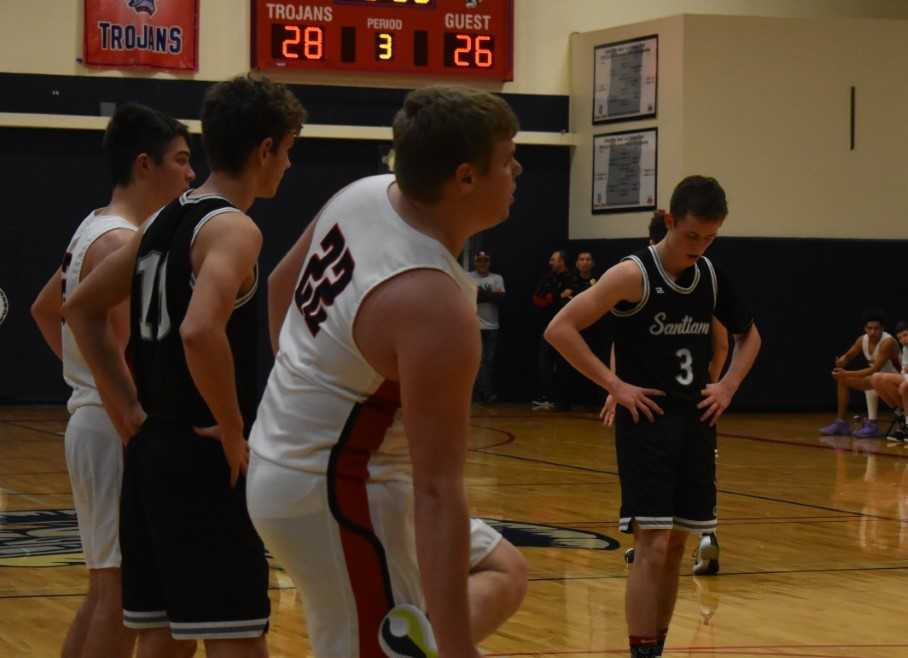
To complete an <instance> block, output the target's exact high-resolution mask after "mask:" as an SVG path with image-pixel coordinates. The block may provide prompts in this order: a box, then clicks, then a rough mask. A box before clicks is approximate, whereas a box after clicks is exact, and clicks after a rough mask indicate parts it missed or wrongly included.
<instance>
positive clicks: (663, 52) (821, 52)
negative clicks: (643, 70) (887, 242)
mask: <svg viewBox="0 0 908 658" xmlns="http://www.w3.org/2000/svg"><path fill="white" fill-rule="evenodd" d="M652 33H658V34H659V35H660V53H659V55H660V57H659V60H660V65H659V66H660V70H659V73H660V80H659V108H658V116H657V118H656V119H654V120H652V119H651V120H645V121H640V122H633V123H626V124H625V123H622V124H611V125H609V126H598V127H593V126H592V125H591V116H590V114H591V110H590V108H589V106H590V103H591V99H590V96H591V93H592V62H593V48H594V47H595V45H597V44H599V43H607V42H611V41H618V40H622V39H627V38H631V37H634V36H643V35H647V34H652ZM679 38H680V42H679ZM573 44H574V53H573V60H574V78H573V80H574V82H573V84H574V87H575V94H574V96H573V99H574V101H575V102H574V104H573V110H572V118H573V121H574V128H573V129H574V131H575V133H576V136H577V141H578V146H577V148H576V150H575V153H574V160H573V162H572V170H571V210H570V236H571V237H572V238H574V239H581V238H582V239H594V238H621V237H637V236H643V235H645V233H646V225H647V222H648V220H649V216H650V214H649V213H646V212H642V213H623V214H618V215H593V214H592V212H591V209H590V195H591V188H592V180H591V179H592V172H591V169H592V148H591V141H592V135H593V134H595V133H599V132H611V131H615V130H625V129H631V128H641V127H650V126H653V125H656V126H658V127H659V163H658V166H659V179H658V180H659V189H658V204H659V206H660V207H663V208H667V207H668V204H669V199H670V196H671V191H672V188H673V187H674V185H675V184H676V183H677V182H678V181H679V180H680V179H681V178H682V177H684V176H686V175H689V174H695V173H698V174H706V175H711V176H715V177H716V178H718V179H719V181H720V182H721V183H722V185H723V187H724V188H725V190H726V192H727V193H728V197H729V205H730V214H729V218H728V220H727V221H726V222H725V226H724V227H723V231H722V232H723V234H724V235H735V236H760V237H819V238H866V239H895V238H900V239H904V238H908V221H906V220H904V219H902V218H901V214H900V213H901V208H902V207H903V206H904V189H905V187H906V185H908V158H906V157H905V153H908V111H906V108H908V77H906V75H905V71H908V47H906V45H905V44H908V21H902V20H868V19H781V18H748V17H728V16H685V17H679V18H677V19H669V20H668V21H656V22H646V23H638V24H636V25H633V26H628V27H624V28H615V29H611V30H604V31H599V32H594V33H588V34H582V35H577V36H575V37H574V40H573ZM852 85H854V86H855V87H856V90H857V111H856V138H857V139H856V148H855V150H853V151H852V150H850V144H849V118H850V102H849V96H850V88H851V86H852Z"/></svg>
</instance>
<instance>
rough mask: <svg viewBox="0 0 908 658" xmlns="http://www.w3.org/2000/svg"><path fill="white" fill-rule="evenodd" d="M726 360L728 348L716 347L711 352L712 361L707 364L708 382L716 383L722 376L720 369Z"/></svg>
mask: <svg viewBox="0 0 908 658" xmlns="http://www.w3.org/2000/svg"><path fill="white" fill-rule="evenodd" d="M727 360H728V348H727V347H725V348H722V347H717V348H715V349H714V351H713V358H712V361H710V362H709V381H711V382H717V381H719V378H720V377H721V376H722V369H723V368H724V367H725V362H726V361H727Z"/></svg>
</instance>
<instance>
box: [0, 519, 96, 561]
mask: <svg viewBox="0 0 908 658" xmlns="http://www.w3.org/2000/svg"><path fill="white" fill-rule="evenodd" d="M84 562H85V560H84V558H83V557H82V542H81V540H80V539H79V527H78V525H77V523H76V512H75V510H71V509H65V510H31V511H28V512H5V513H4V514H0V567H66V566H70V565H73V564H83V563H84Z"/></svg>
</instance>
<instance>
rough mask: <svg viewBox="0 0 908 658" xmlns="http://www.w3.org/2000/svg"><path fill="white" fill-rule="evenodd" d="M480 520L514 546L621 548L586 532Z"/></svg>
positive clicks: (556, 527)
mask: <svg viewBox="0 0 908 658" xmlns="http://www.w3.org/2000/svg"><path fill="white" fill-rule="evenodd" d="M483 521H485V522H486V523H488V524H489V525H490V526H492V527H493V528H495V529H496V530H497V531H498V532H500V533H501V534H502V535H504V537H505V539H507V540H508V541H509V542H511V543H512V544H514V546H517V547H522V548H584V549H587V550H591V551H614V550H615V549H617V548H618V547H619V546H620V544H619V543H618V541H617V540H615V539H612V538H611V537H608V536H606V535H603V534H601V533H598V532H591V531H589V530H575V529H574V528H564V527H561V526H554V525H542V524H539V523H529V522H525V521H502V520H499V519H483Z"/></svg>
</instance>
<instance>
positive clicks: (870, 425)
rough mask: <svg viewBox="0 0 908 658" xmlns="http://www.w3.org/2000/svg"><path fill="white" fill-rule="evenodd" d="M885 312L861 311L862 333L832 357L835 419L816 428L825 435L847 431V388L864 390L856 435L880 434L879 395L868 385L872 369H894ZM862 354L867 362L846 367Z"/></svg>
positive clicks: (893, 343)
mask: <svg viewBox="0 0 908 658" xmlns="http://www.w3.org/2000/svg"><path fill="white" fill-rule="evenodd" d="M885 323H886V321H885V315H884V314H883V312H882V311H881V310H879V309H868V310H866V311H864V334H863V335H862V336H859V337H858V338H857V340H855V341H854V343H853V344H852V346H851V347H850V348H849V350H848V351H847V352H846V353H845V354H843V355H842V356H840V357H837V358H836V360H835V368H834V369H833V371H832V376H833V378H834V379H835V380H836V390H837V397H836V402H837V404H836V412H837V415H836V420H835V422H833V423H832V424H830V425H827V426H826V427H824V428H822V429H821V430H820V433H821V434H824V435H827V436H848V435H851V425H850V424H849V423H848V422H847V421H846V419H845V416H846V414H847V412H848V391H849V389H851V390H857V391H864V394H865V396H866V398H867V420H866V421H865V422H864V424H863V426H862V427H860V428H859V429H858V430H856V431H855V432H854V436H855V437H857V438H862V439H866V438H874V437H878V436H880V428H879V424H878V423H877V412H878V408H879V396H878V395H877V392H876V391H875V390H873V387H872V385H871V379H870V378H871V376H872V375H873V374H874V373H878V372H884V373H896V372H898V370H897V369H896V367H895V365H894V364H895V363H897V362H898V343H897V342H896V340H895V338H893V337H892V335H891V334H889V333H887V332H886V331H884V330H883V326H884V325H885ZM859 354H863V355H864V358H865V359H866V360H867V363H868V366H867V367H866V368H861V369H859V370H846V369H845V366H846V365H847V364H848V362H849V361H851V360H852V359H854V358H855V357H856V356H858V355H859Z"/></svg>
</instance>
